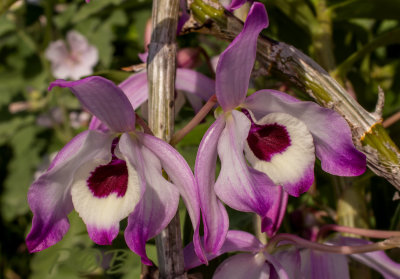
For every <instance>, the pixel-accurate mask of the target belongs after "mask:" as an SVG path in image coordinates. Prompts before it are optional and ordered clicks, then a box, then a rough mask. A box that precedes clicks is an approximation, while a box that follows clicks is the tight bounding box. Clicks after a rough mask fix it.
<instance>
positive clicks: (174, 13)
mask: <svg viewBox="0 0 400 279" xmlns="http://www.w3.org/2000/svg"><path fill="white" fill-rule="evenodd" d="M178 11H179V0H154V1H153V14H152V26H153V27H152V35H151V42H150V45H149V56H148V60H147V66H148V69H147V75H148V82H149V126H150V128H151V130H152V131H153V133H154V135H155V136H157V137H159V138H161V139H163V140H165V141H169V140H170V139H171V136H172V134H173V131H174V91H175V72H176V62H175V61H176V60H175V59H176V42H175V41H176V28H177V23H178ZM181 243H182V242H181V235H180V224H179V215H178V214H177V215H176V216H175V217H174V218H173V219H172V221H171V223H170V224H169V225H168V227H167V228H166V229H164V230H163V231H162V232H161V233H160V234H159V235H158V236H157V237H156V244H157V252H158V262H159V269H160V278H186V275H185V274H184V265H183V252H182V248H181V246H182V244H181Z"/></svg>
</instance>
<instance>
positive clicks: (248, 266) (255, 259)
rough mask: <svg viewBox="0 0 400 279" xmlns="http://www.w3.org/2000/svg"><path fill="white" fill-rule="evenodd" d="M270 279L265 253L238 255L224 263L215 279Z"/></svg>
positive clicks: (215, 274)
mask: <svg viewBox="0 0 400 279" xmlns="http://www.w3.org/2000/svg"><path fill="white" fill-rule="evenodd" d="M234 278H235V279H244V278H249V279H250V278H254V279H256V278H257V279H270V267H269V265H268V263H267V262H266V259H265V257H264V255H263V253H257V254H238V255H235V256H232V257H230V258H228V259H227V260H225V261H223V262H222V264H220V265H219V266H218V268H217V270H216V271H215V273H214V276H213V279H234Z"/></svg>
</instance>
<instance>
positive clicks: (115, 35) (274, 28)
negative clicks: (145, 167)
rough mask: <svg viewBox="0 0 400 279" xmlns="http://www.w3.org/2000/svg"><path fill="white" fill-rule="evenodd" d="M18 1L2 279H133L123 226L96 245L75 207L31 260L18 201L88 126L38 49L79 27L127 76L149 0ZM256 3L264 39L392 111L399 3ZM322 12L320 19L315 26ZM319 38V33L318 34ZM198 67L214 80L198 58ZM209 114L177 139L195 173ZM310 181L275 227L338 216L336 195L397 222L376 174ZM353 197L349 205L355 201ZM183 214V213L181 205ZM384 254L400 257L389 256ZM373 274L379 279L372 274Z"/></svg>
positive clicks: (2, 97)
mask: <svg viewBox="0 0 400 279" xmlns="http://www.w3.org/2000/svg"><path fill="white" fill-rule="evenodd" d="M14 2H15V3H14V4H13V5H12V6H11V7H10V8H9V9H8V10H6V11H3V13H2V15H1V16H0V154H1V157H0V200H1V204H0V205H1V207H0V208H1V209H0V210H1V216H0V231H1V232H2V239H1V244H0V245H1V247H0V248H1V254H0V267H1V270H0V271H1V273H0V277H4V278H11V279H14V278H139V274H140V268H141V267H140V260H139V258H138V256H136V255H135V254H133V253H131V252H129V250H128V248H127V246H126V244H125V242H124V239H123V230H121V233H120V235H119V236H118V238H117V239H116V240H115V241H114V243H113V245H112V246H111V247H101V246H97V245H94V244H93V242H91V241H90V239H89V237H88V235H87V233H86V228H85V226H84V224H83V223H82V221H81V219H80V218H79V217H78V215H77V214H76V213H75V212H73V213H71V215H70V222H71V227H70V230H69V232H68V233H67V235H66V236H65V237H64V239H63V240H62V241H61V242H59V243H58V244H56V245H54V246H53V247H51V248H49V249H47V250H45V251H42V252H40V253H36V254H33V255H31V254H29V253H28V252H27V249H26V246H25V244H24V238H25V236H26V234H27V232H28V231H29V228H30V223H31V219H32V214H31V213H30V211H29V207H28V204H27V198H26V196H27V191H28V188H29V185H30V184H31V182H32V181H33V178H34V174H35V172H36V171H37V170H38V169H39V168H40V167H41V168H42V170H44V169H45V168H46V161H47V164H48V156H49V155H50V154H52V153H53V152H56V151H57V150H60V149H61V148H62V146H63V145H64V144H65V143H67V142H68V141H69V140H70V139H71V138H72V137H73V136H75V135H76V134H77V133H79V132H81V131H82V130H84V129H86V128H87V124H88V123H87V122H83V123H80V125H78V126H74V125H72V122H73V119H71V115H72V113H78V114H79V113H81V112H82V108H81V107H80V105H79V103H78V102H77V100H76V99H75V98H74V97H73V96H72V94H71V93H69V92H68V90H64V89H56V90H53V91H52V92H48V91H47V87H48V85H49V83H50V82H51V81H52V80H54V78H53V76H52V74H51V68H50V63H49V61H47V60H46V58H45V55H44V51H45V49H46V47H47V46H48V44H49V43H50V42H52V41H55V40H57V39H64V38H65V35H66V33H67V32H68V31H69V30H77V31H79V32H80V33H81V34H83V35H84V36H85V37H87V39H88V40H89V42H90V43H91V44H92V45H95V46H96V47H97V48H98V50H99V58H100V60H99V63H98V65H97V66H96V68H95V73H96V74H98V75H102V76H105V77H107V78H109V79H111V80H113V81H114V82H116V83H119V82H121V81H123V80H124V79H125V78H126V77H127V76H128V75H129V74H127V73H126V72H123V71H121V70H120V69H121V67H125V66H130V65H133V64H138V63H141V62H140V60H139V58H138V54H139V53H142V52H144V29H145V25H146V21H147V20H148V18H149V17H150V16H151V1H150V0H137V1H124V0H92V1H91V3H90V4H86V3H85V2H84V1H83V0H74V1H67V0H60V1H56V0H36V1H35V0H30V1H28V0H25V1H22V0H20V1H14ZM263 2H265V5H266V7H267V11H268V14H269V17H270V27H269V28H268V29H267V30H266V31H265V33H266V34H267V35H269V36H270V37H272V38H274V39H277V40H281V41H285V42H286V43H289V44H292V45H294V46H296V47H297V48H299V49H301V50H302V51H303V52H305V53H306V54H308V55H310V56H312V57H313V58H314V59H315V60H316V61H317V62H319V63H321V64H322V66H325V65H323V61H322V60H320V59H322V58H324V57H325V58H329V61H331V63H333V66H334V67H333V68H332V69H331V72H332V74H333V75H335V77H336V78H337V79H338V80H339V81H340V82H341V83H342V84H343V85H344V86H345V87H346V89H348V91H350V92H353V93H354V94H355V96H356V98H357V100H358V101H359V102H360V103H361V104H362V105H363V106H364V107H366V108H367V109H373V107H374V106H375V102H376V99H377V93H378V86H381V87H382V88H383V89H384V91H385V93H386V105H385V109H384V118H386V117H388V116H390V115H392V114H394V113H396V112H398V111H399V110H400V35H399V31H398V30H399V28H400V23H399V14H400V2H399V1H392V0H384V1H382V0H379V1H378V0H367V1H363V0H346V1H343V0H330V1H326V2H325V1H323V0H268V1H263ZM321 3H322V4H323V5H322V6H321ZM0 7H1V8H3V7H2V6H0ZM326 19H328V21H327V22H328V26H327V25H324V24H326V22H325V21H324V22H322V20H326ZM319 34H325V35H327V36H323V37H324V38H323V39H321V38H322V37H321V36H319ZM393 34H394V35H393ZM178 42H179V45H180V46H181V47H184V46H201V47H202V48H203V49H205V51H206V53H207V55H208V56H209V57H213V56H216V55H218V54H219V53H220V52H221V51H222V50H223V49H224V47H225V46H226V45H227V44H226V42H219V41H217V40H216V39H214V38H211V37H207V36H205V35H198V34H189V35H185V36H182V37H179V38H178ZM328 44H331V45H328ZM321 57H322V58H321ZM328 66H332V65H328ZM328 68H329V67H328ZM198 70H199V71H201V72H203V73H205V74H207V75H209V76H212V73H211V72H210V70H209V69H208V68H207V64H206V63H205V59H203V61H202V63H201V64H200V65H199V67H198ZM253 84H254V86H255V87H257V88H275V89H282V88H284V90H285V91H286V92H288V93H290V94H297V96H298V97H302V98H306V97H305V94H302V92H297V91H295V90H294V89H292V88H290V87H288V86H287V85H286V84H284V83H283V82H282V81H280V80H278V79H277V78H276V77H273V76H268V77H265V76H263V77H258V78H256V79H255V80H254V83H253ZM252 92H254V90H252ZM193 115H194V113H193V111H192V110H191V108H190V106H189V105H187V104H186V105H185V106H184V107H183V109H182V110H181V111H180V113H179V115H178V117H177V120H176V128H175V130H179V129H180V128H182V127H183V126H184V125H185V124H186V123H187V122H188V121H190V118H191V117H192V116H193ZM213 119H214V118H213V116H212V115H210V116H208V117H207V118H206V119H205V120H204V122H203V123H202V124H201V125H199V126H198V127H196V128H195V129H194V130H193V131H192V132H191V133H189V134H188V135H187V136H186V137H185V138H184V139H183V140H182V141H181V142H180V143H179V144H178V145H177V149H178V150H179V151H180V152H181V154H182V155H183V156H184V157H185V159H186V160H187V161H188V163H189V164H190V165H191V167H192V168H193V166H194V162H195V158H196V152H197V148H198V145H199V143H200V140H201V138H202V135H203V134H204V133H205V131H206V130H207V128H208V127H209V126H210V125H211V123H212V122H213ZM390 134H391V137H392V138H393V139H394V140H395V141H396V142H397V143H398V144H399V143H400V140H399V135H400V125H399V124H398V123H396V124H394V125H392V126H391V127H390ZM352 185H354V186H356V187H355V189H357V190H356V191H355V193H354V192H350V190H349V187H351V186H352ZM315 186H316V187H315V188H313V189H312V190H311V191H310V192H309V193H307V194H304V195H303V196H302V197H301V198H299V199H294V198H291V199H290V203H289V206H288V213H287V214H286V217H285V220H284V224H283V225H282V228H281V230H282V231H285V232H294V233H298V234H299V235H302V236H306V235H307V230H308V229H309V228H308V227H307V226H306V225H305V224H304V222H303V221H304V218H309V215H310V214H311V215H312V216H322V217H318V218H317V217H315V220H314V219H313V222H314V224H318V225H323V224H326V223H332V222H337V214H338V213H337V212H336V210H337V209H338V208H337V206H338V204H339V203H338V201H339V200H342V201H343V199H345V200H346V201H347V202H349V199H350V204H352V205H353V206H356V204H358V206H357V208H355V212H357V210H361V211H359V215H357V214H356V215H355V216H353V217H351V218H353V221H354V218H356V219H357V218H363V219H362V220H363V224H364V226H366V227H370V228H378V229H392V230H396V229H397V230H398V229H400V204H399V202H398V201H393V200H392V197H393V195H394V192H395V191H394V188H393V187H392V186H391V185H390V184H388V183H387V182H386V181H384V180H383V179H381V178H378V177H375V176H374V175H372V173H370V172H367V173H366V174H364V175H363V176H361V177H358V178H355V179H351V180H346V179H345V180H344V181H338V180H337V179H336V178H332V177H331V176H329V175H327V174H326V173H324V172H322V171H321V170H320V167H319V166H316V185H315ZM354 195H356V196H357V203H356V202H354V203H351V199H353V198H351V197H353V196H354ZM349 197H350V198H349ZM180 212H181V216H182V219H185V218H184V216H185V210H184V209H183V208H182V207H181V211H180ZM321 212H323V214H319V215H317V214H316V213H321ZM347 213H348V212H347V211H344V212H341V214H342V215H341V216H342V217H343V214H344V217H343V218H345V219H346V218H350V217H349V216H346V214H347ZM229 214H230V216H231V228H232V229H242V230H247V231H252V229H253V227H252V220H251V219H252V217H251V215H249V214H245V213H238V212H235V211H233V210H230V211H229ZM302 218H303V219H302ZM302 222H303V223H302ZM183 223H184V222H183V220H182V224H183ZM124 226H126V224H123V225H122V229H123V228H124ZM186 227H187V226H185V228H184V232H185V234H187V233H188V232H189V233H190V227H189V229H187V228H186ZM183 239H184V240H185V244H187V243H188V242H189V241H190V237H188V236H187V235H184V237H183ZM148 251H149V255H150V258H151V259H152V260H153V261H156V255H155V247H154V243H151V242H150V243H149V244H148ZM392 256H393V257H396V256H397V260H399V258H400V257H399V255H396V252H393V253H392ZM221 261H222V258H219V259H216V260H215V261H213V262H211V264H210V266H209V267H200V268H198V269H196V270H195V271H197V272H203V274H205V278H208V276H209V274H211V273H212V270H214V269H215V268H216V266H217V263H219V262H221ZM372 276H377V275H376V274H373V273H372ZM373 278H374V277H373Z"/></svg>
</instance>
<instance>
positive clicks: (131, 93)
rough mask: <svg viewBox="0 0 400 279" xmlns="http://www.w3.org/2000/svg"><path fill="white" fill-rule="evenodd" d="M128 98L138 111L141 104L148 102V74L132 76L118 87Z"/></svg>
mask: <svg viewBox="0 0 400 279" xmlns="http://www.w3.org/2000/svg"><path fill="white" fill-rule="evenodd" d="M118 87H119V88H121V89H122V91H124V93H125V95H126V96H127V97H128V99H129V102H130V103H131V105H132V107H133V109H137V108H138V107H139V106H140V105H141V104H143V103H144V102H145V101H147V98H148V97H149V95H148V86H147V72H146V71H144V72H141V73H138V74H134V75H131V76H130V77H129V78H127V79H126V80H124V81H123V82H122V83H120V84H119V85H118Z"/></svg>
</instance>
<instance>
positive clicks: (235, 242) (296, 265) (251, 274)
mask: <svg viewBox="0 0 400 279" xmlns="http://www.w3.org/2000/svg"><path fill="white" fill-rule="evenodd" d="M335 243H336V244H346V245H350V246H360V245H365V244H369V243H370V242H368V241H366V240H362V239H357V238H349V237H339V238H338V240H337V241H336V242H335ZM285 244H288V243H285ZM265 248H266V247H265V246H264V245H263V244H262V243H261V242H260V241H259V240H258V239H257V238H256V237H254V236H253V235H252V234H249V233H247V232H243V231H228V233H227V236H226V241H225V242H224V244H223V245H222V247H221V248H220V250H218V251H217V252H216V253H211V254H210V253H207V254H206V257H207V259H208V260H212V259H214V258H216V257H218V256H220V255H222V254H224V253H228V252H245V253H239V254H236V255H234V256H231V257H229V258H228V259H226V260H225V261H224V262H222V263H221V264H220V265H219V266H218V268H217V270H216V271H215V273H214V275H213V279H228V278H234V279H246V278H265V279H268V278H276V279H306V278H307V279H320V278H324V279H337V278H340V279H342V278H343V279H348V278H350V277H349V267H348V261H347V257H346V256H345V255H342V254H334V253H328V252H320V251H315V250H311V249H309V248H299V247H291V246H288V245H281V246H278V247H277V248H275V249H274V251H273V252H272V253H268V252H267V251H266V249H265ZM184 256H185V257H184V258H185V269H186V270H189V269H191V268H194V267H196V266H199V265H202V262H201V261H200V260H199V258H198V257H197V256H196V254H195V253H194V249H193V243H190V244H189V245H188V246H186V247H185V249H184ZM349 256H350V257H352V258H353V259H355V260H357V261H359V262H361V263H363V264H365V265H367V266H369V267H370V268H373V269H375V270H376V271H377V272H379V273H381V274H382V275H383V276H384V277H385V278H387V279H389V278H393V279H394V278H399V276H400V264H398V263H396V262H394V261H392V260H391V259H390V258H389V257H388V256H387V255H386V254H385V253H384V252H383V251H375V252H369V253H362V254H352V255H349Z"/></svg>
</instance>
